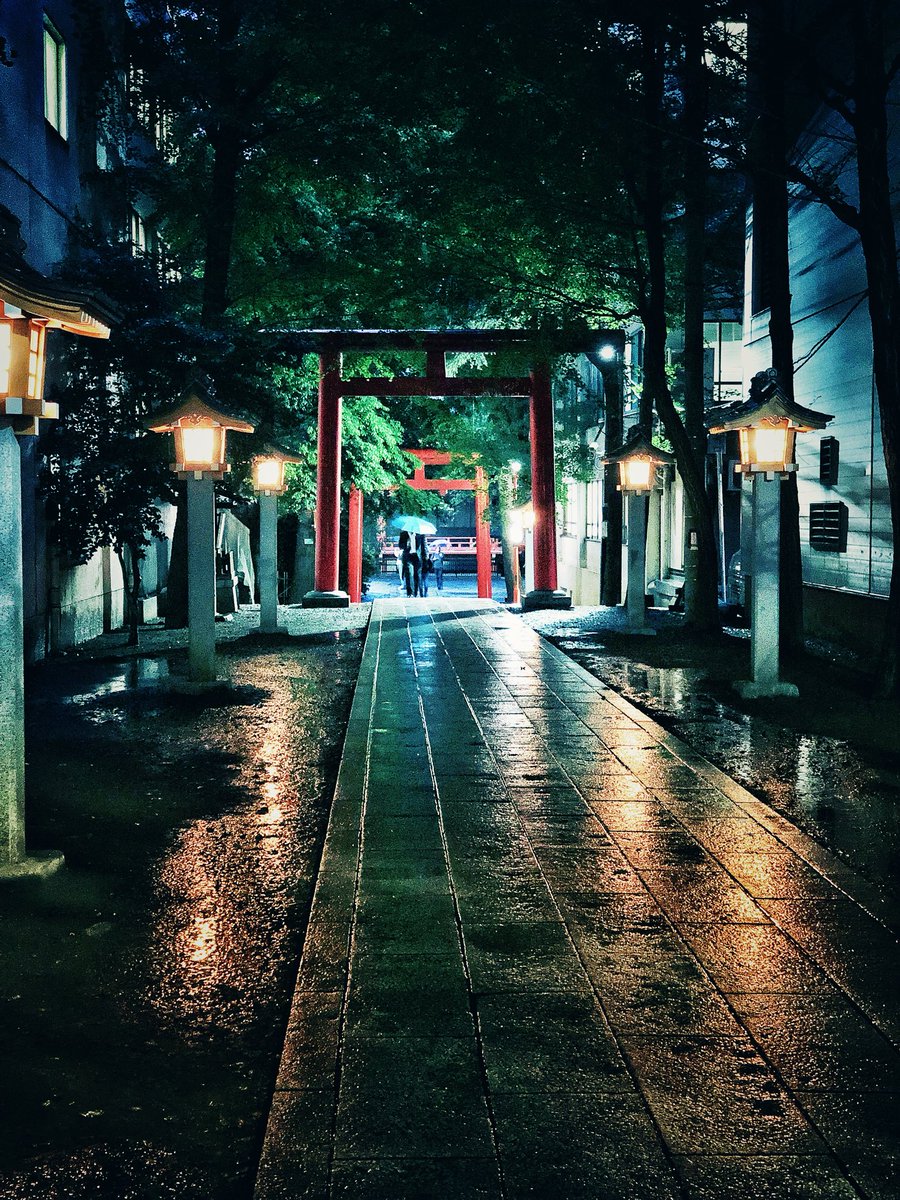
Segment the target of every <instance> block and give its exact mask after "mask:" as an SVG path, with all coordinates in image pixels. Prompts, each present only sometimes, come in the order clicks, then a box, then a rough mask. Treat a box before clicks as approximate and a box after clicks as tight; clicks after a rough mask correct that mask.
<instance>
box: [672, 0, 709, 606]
mask: <svg viewBox="0 0 900 1200" xmlns="http://www.w3.org/2000/svg"><path fill="white" fill-rule="evenodd" d="M703 8H704V6H703V3H702V0H697V2H696V3H694V4H692V5H691V6H690V9H689V11H688V13H687V25H686V28H685V41H684V120H683V129H684V135H685V163H684V257H685V263H684V426H685V434H686V437H687V442H688V444H689V446H690V455H691V459H692V461H693V463H694V466H695V467H696V474H697V475H698V476H699V479H698V480H696V481H695V482H694V484H693V485H692V487H691V488H690V489H688V487H687V486H686V487H685V493H686V500H687V504H686V508H687V522H686V526H685V531H684V537H685V542H684V607H685V613H686V616H687V619H688V622H689V623H690V624H691V625H693V626H695V627H697V628H698V629H714V628H717V627H718V625H719V606H718V573H719V569H718V556H717V552H716V540H715V524H714V522H713V519H712V508H711V503H710V499H709V494H708V492H707V489H706V442H707V432H706V423H705V417H706V413H705V409H706V403H705V401H706V392H705V379H704V369H703V366H704V337H703V316H704V308H705V298H706V296H705V282H706V280H705V275H706V272H705V269H704V264H705V255H706V205H707V181H708V175H709V161H708V158H707V153H706V106H707V79H706V70H705V64H704V41H703V28H704V25H703V16H704V11H703ZM670 440H672V439H671V438H670ZM672 444H673V446H674V444H675V442H674V440H673V441H672ZM680 469H681V468H680V466H679V470H680ZM681 474H682V478H683V477H684V471H682V472H681ZM698 490H702V495H703V503H702V504H700V505H699V507H698V504H697V495H696V493H697V491H698ZM692 542H693V543H695V544H692Z"/></svg>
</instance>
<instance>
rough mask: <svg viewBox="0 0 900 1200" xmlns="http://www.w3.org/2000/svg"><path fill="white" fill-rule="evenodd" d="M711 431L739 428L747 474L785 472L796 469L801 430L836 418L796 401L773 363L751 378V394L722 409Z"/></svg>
mask: <svg viewBox="0 0 900 1200" xmlns="http://www.w3.org/2000/svg"><path fill="white" fill-rule="evenodd" d="M718 413H719V419H716V418H715V417H714V418H713V421H712V423H711V424H710V427H709V431H710V433H726V432H728V431H730V430H732V429H736V430H737V432H738V442H739V446H740V455H741V461H740V464H739V465H738V468H737V469H738V470H740V471H741V472H743V473H745V474H748V475H749V474H767V475H783V474H787V473H789V472H791V471H796V469H797V465H796V463H795V462H794V443H795V441H796V437H797V434H798V433H808V432H809V431H810V430H812V429H824V427H825V426H826V425H827V424H828V422H829V421H830V420H832V418H831V417H830V416H828V415H827V414H826V413H820V412H815V411H814V410H813V409H811V408H803V407H802V406H801V405H799V404H795V403H794V401H793V400H791V399H790V398H789V397H788V396H787V395H786V394H785V393H784V392H783V391H782V390H781V388H780V387H779V385H778V373H777V371H776V370H775V369H774V368H773V367H770V368H769V369H768V370H767V371H760V372H759V373H758V374H756V375H754V376H753V378H752V379H751V381H750V395H749V396H748V398H747V399H746V400H743V401H740V402H739V403H737V404H731V405H727V406H723V407H722V408H721V409H719V410H718Z"/></svg>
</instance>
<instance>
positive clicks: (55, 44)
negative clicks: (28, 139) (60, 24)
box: [44, 16, 69, 138]
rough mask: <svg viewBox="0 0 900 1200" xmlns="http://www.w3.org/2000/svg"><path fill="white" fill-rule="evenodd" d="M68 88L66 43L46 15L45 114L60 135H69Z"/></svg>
mask: <svg viewBox="0 0 900 1200" xmlns="http://www.w3.org/2000/svg"><path fill="white" fill-rule="evenodd" d="M67 108H68V96H67V89H66V43H65V42H64V41H63V39H62V37H61V35H60V34H59V33H58V32H57V30H56V28H55V27H54V26H53V24H52V22H51V21H50V20H49V18H48V17H46V16H45V17H44V116H45V117H46V118H47V120H48V121H49V122H50V124H51V125H52V126H53V128H54V129H55V130H56V132H57V133H58V134H59V135H60V137H64V138H67V137H68V136H69V122H68V118H67Z"/></svg>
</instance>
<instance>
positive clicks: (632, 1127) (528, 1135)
mask: <svg viewBox="0 0 900 1200" xmlns="http://www.w3.org/2000/svg"><path fill="white" fill-rule="evenodd" d="M492 1103H493V1107H494V1113H495V1119H496V1123H497V1139H498V1142H499V1146H500V1158H501V1163H502V1166H503V1176H504V1181H505V1184H506V1193H507V1196H508V1197H509V1198H510V1200H520V1198H524V1197H532V1198H533V1197H560V1200H562V1198H563V1197H565V1200H636V1198H638V1197H639V1198H640V1200H675V1197H680V1195H681V1192H680V1189H679V1186H678V1183H677V1179H676V1177H675V1172H674V1169H673V1167H672V1166H671V1164H670V1162H669V1161H668V1159H667V1158H666V1156H665V1154H664V1152H663V1149H662V1146H661V1145H660V1143H659V1140H658V1137H657V1133H656V1129H655V1128H654V1125H653V1122H652V1121H651V1119H650V1117H649V1115H648V1114H647V1110H646V1108H645V1107H644V1104H643V1102H642V1101H641V1100H640V1099H639V1098H637V1097H631V1096H626V1095H622V1094H620V1093H603V1094H601V1095H593V1096H592V1095H585V1094H584V1093H581V1092H578V1093H573V1094H571V1095H547V1094H539V1093H538V1094H535V1093H521V1092H519V1093H513V1094H509V1093H506V1094H494V1095H493V1097H492Z"/></svg>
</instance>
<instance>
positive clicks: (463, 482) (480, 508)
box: [347, 450, 493, 604]
mask: <svg viewBox="0 0 900 1200" xmlns="http://www.w3.org/2000/svg"><path fill="white" fill-rule="evenodd" d="M406 453H407V454H414V455H415V456H416V458H418V460H419V466H418V467H416V469H415V470H414V471H413V477H412V479H407V480H406V483H407V486H408V487H411V488H414V489H415V490H416V491H417V492H440V493H441V495H442V496H443V495H444V494H445V493H446V492H471V491H474V493H475V562H476V579H477V586H478V596H479V598H480V599H482V600H490V599H491V596H492V595H493V589H492V583H491V527H490V525H489V524H488V522H487V521H486V520H485V519H484V514H485V509H486V508H487V479H486V478H485V473H484V467H479V466H476V467H475V477H474V479H429V478H428V476H427V475H426V474H425V468H426V466H428V467H431V466H440V467H446V466H447V464H448V463H449V462H450V460H451V458H452V457H453V456H452V455H451V454H449V453H448V452H447V451H446V450H407V451H406ZM362 524H363V494H362V492H361V491H360V490H359V488H358V487H357V486H356V484H353V485H352V486H351V488H350V505H349V522H348V525H349V528H348V531H347V591H348V592H349V593H350V603H351V604H359V602H360V600H361V599H362Z"/></svg>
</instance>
